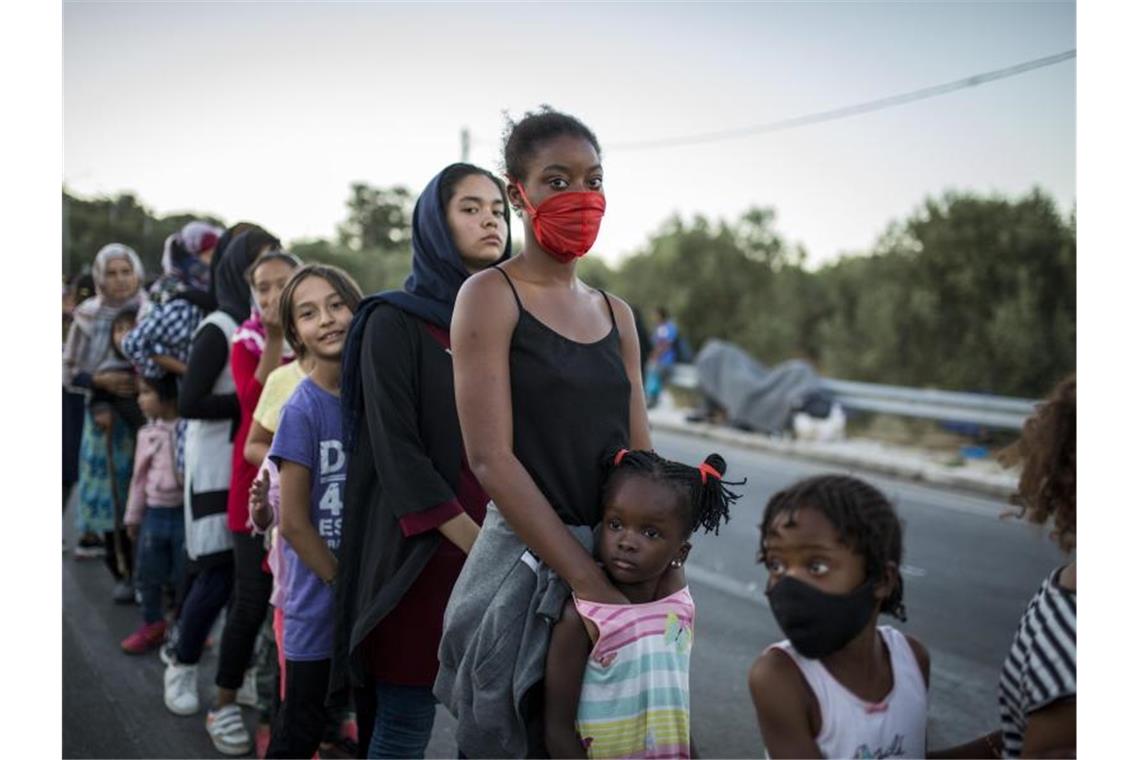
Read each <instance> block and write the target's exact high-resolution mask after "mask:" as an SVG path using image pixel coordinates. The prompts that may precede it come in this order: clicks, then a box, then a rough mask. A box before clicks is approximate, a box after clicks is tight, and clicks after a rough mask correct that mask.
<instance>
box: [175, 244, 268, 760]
mask: <svg viewBox="0 0 1140 760" xmlns="http://www.w3.org/2000/svg"><path fill="white" fill-rule="evenodd" d="M279 246H280V243H279V241H278V240H277V239H276V238H275V237H273V236H272V235H270V234H269V233H268V232H266V231H265V230H263V229H261V228H259V227H253V228H250V229H247V230H246V231H245V232H242V233H241V234H239V235H237V236H235V237H234V238H233V240H232V242H230V243H229V244H228V245H227V246H226V247H225V249H224V250H223V251H222V254H221V257H220V258H219V259H216V260H215V262H214V274H213V278H212V282H211V288H212V291H213V301H214V302H215V303H216V304H217V308H216V309H215V310H214V311H212V312H210V314H208V315H207V316H206V317H205V319H203V320H202V322H201V323H200V324H199V325H198V327H197V330H196V331H195V333H194V337H193V341H192V343H191V347H190V356H189V361H188V362H187V365H186V374H185V375H183V376H182V385H181V389H180V392H179V396H178V412H179V415H180V416H182V417H183V418H185V419H187V420H188V422H187V426H186V461H185V476H184V478H183V480H184V483H185V494H186V495H185V513H186V521H185V528H186V553H187V555H188V557H189V559H190V565H191V568H190V569H191V570H192V571H193V572H194V573H195V574H194V577H193V581H192V582H191V583H190V587H189V590H188V591H187V592H186V598H185V600H184V601H183V604H182V609H181V613H180V614H179V617H178V635H177V637H176V638H175V640H174V642H173V646H171V647H164V648H163V649H162V650H161V653H162V655H163V659H164V661H165V662H166V663H167V667H166V673H165V674H164V677H163V680H164V701H165V703H166V706H167V708H168V709H169V710H170V711H171V712H173V713H175V714H176V715H193V714H194V713H196V712H198V709H199V702H198V660H199V659H200V658H201V656H202V647H203V646H204V645H205V642H206V636H207V635H208V634H209V631H210V628H211V627H212V626H213V624H214V621H215V620H216V619H217V617H218V613H219V612H221V610H222V608H223V607H224V606H225V605H226V603H227V602H228V601H229V599H230V592H231V590H232V588H233V576H234V563H233V552H232V546H233V544H232V537H231V534H230V531H229V528H228V524H227V519H226V503H227V497H228V493H229V486H230V477H231V465H230V460H231V454H232V448H233V433H234V430H235V429H236V427H237V423H238V418H239V416H240V413H241V412H240V408H239V406H238V399H237V392H236V387H235V385H234V379H233V373H232V372H231V371H230V366H229V365H230V338H231V336H232V335H233V334H234V332H235V331H236V330H237V327H238V325H239V324H240V323H241V322H243V321H245V319H246V318H247V317H249V312H250V308H251V294H250V288H249V281H248V280H247V279H246V273H247V272H248V271H249V268H250V266H251V265H252V264H253V262H254V261H256V260H257V257H258V256H259V255H261V254H262V253H264V252H265V251H266V250H269V249H271V248H277V247H279ZM234 723H235V721H233V720H229V721H226V722H224V723H223V724H222V725H221V726H218V725H216V724H217V722H216V721H209V720H208V721H207V728H208V729H210V735H211V738H212V739H213V740H214V746H215V747H217V748H218V750H219V751H221V752H223V753H224V754H242V753H244V752H247V751H249V745H250V744H251V741H250V739H249V734H248V732H247V731H246V730H245V728H244V726H240V724H241V720H240V715H239V716H238V720H237V721H236V723H237V724H239V726H240V730H239V729H238V728H236V727H235V726H234V725H233V724H234ZM242 734H244V742H243V741H242V739H243V736H242ZM239 749H240V751H238V750H239Z"/></svg>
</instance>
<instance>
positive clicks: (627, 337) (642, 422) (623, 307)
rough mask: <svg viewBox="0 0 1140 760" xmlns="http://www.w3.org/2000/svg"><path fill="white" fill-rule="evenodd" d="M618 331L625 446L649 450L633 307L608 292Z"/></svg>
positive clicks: (647, 417) (646, 417)
mask: <svg viewBox="0 0 1140 760" xmlns="http://www.w3.org/2000/svg"><path fill="white" fill-rule="evenodd" d="M610 301H611V303H613V307H614V317H615V318H616V319H617V325H618V332H619V333H621V358H622V362H623V363H624V364H625V373H626V375H628V376H629V447H630V448H631V449H641V450H649V449H652V448H653V442H652V441H651V440H650V437H649V413H648V412H647V411H646V409H645V384H644V383H643V382H642V379H641V346H640V344H638V342H637V325H636V324H635V323H634V321H633V309H631V308H629V304H627V303H626V302H625V301H623V300H621V299H620V298H615V297H613V296H610Z"/></svg>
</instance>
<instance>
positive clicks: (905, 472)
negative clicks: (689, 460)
mask: <svg viewBox="0 0 1140 760" xmlns="http://www.w3.org/2000/svg"><path fill="white" fill-rule="evenodd" d="M649 424H650V427H652V428H654V429H658V430H666V431H669V432H672V433H681V434H682V435H690V436H695V437H698V438H707V439H709V440H713V441H722V442H724V443H728V444H732V445H734V446H741V447H743V448H749V449H755V450H758V451H767V452H771V453H775V454H782V455H784V456H790V457H797V458H800V459H810V460H812V461H816V462H822V463H825V464H833V465H840V466H843V467H847V468H851V469H859V470H869V471H871V472H877V473H881V474H883V475H891V476H893V477H897V478H905V479H907V480H913V481H916V482H919V483H928V484H930V485H936V486H942V487H948V488H956V489H961V490H966V491H972V492H974V493H979V494H983V495H985V496H991V497H997V498H1000V499H1005V498H1008V497H1009V495H1010V494H1012V493H1013V492H1014V490H1015V489H1016V487H1017V478H1016V476H1014V475H1009V474H1000V475H999V474H988V473H983V472H975V471H971V470H967V469H965V468H959V467H947V466H946V465H942V464H938V463H936V462H930V461H924V460H921V459H916V458H914V457H905V456H892V455H890V454H889V453H888V454H885V455H883V456H870V455H868V454H866V453H859V452H852V451H846V450H844V449H842V448H836V446H835V445H834V444H827V443H816V442H813V441H796V440H791V439H788V440H785V439H777V438H769V437H768V436H765V435H761V434H758V433H749V432H746V431H743V430H736V429H734V428H726V427H722V426H719V425H711V424H709V423H706V422H687V421H678V420H674V419H670V418H669V417H667V416H665V415H662V414H654V413H653V412H650V414H649Z"/></svg>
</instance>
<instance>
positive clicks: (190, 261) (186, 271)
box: [161, 222, 223, 295]
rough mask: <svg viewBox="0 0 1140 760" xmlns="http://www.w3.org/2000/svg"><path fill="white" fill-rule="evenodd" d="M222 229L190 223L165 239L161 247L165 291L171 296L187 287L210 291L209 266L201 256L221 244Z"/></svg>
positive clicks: (204, 223)
mask: <svg viewBox="0 0 1140 760" xmlns="http://www.w3.org/2000/svg"><path fill="white" fill-rule="evenodd" d="M222 232H223V230H222V229H221V228H220V227H215V226H214V225H212V224H207V223H206V222H190V223H189V224H187V225H186V226H185V227H183V228H182V229H181V230H179V231H178V232H176V233H174V234H173V235H170V236H169V237H167V238H166V242H165V243H164V244H163V248H162V271H163V275H164V277H163V279H164V280H165V281H166V282H165V283H164V285H163V287H162V288H161V290H162V292H163V293H164V294H167V295H172V294H173V292H177V291H178V290H182V289H184V288H192V289H193V290H203V291H205V290H209V289H210V265H209V264H207V263H206V262H204V261H202V260H201V259H200V258H198V257H199V255H200V254H201V253H202V251H206V250H209V249H210V248H213V247H214V246H216V245H217V244H218V238H220V237H221V235H222Z"/></svg>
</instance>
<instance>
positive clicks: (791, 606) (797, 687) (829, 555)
mask: <svg viewBox="0 0 1140 760" xmlns="http://www.w3.org/2000/svg"><path fill="white" fill-rule="evenodd" d="M759 561H760V562H762V563H763V564H764V565H765V566H766V567H767V568H768V588H767V591H766V594H767V597H768V603H769V606H770V607H771V609H772V614H773V616H774V617H775V618H776V622H777V623H778V624H779V626H780V629H781V630H782V631H783V632H784V634H785V635H786V636H787V637H788V638H787V639H786V640H784V641H781V642H779V643H777V644H773V645H771V646H769V647H768V648H767V649H765V650H764V652H763V653H762V654H761V655H760V656H759V657H758V658H757V659H756V662H755V663H753V665H752V668H751V670H750V671H749V673H748V687H749V689H750V690H751V692H752V701H753V703H754V704H755V706H756V715H757V717H758V718H759V720H760V733H761V734H763V736H764V747H765V749H766V750H767V752H768V755H769V757H773V758H779V757H924V756H925V754H926V712H927V690H928V689H929V686H930V656H929V655H928V654H927V651H926V648H925V647H924V646H923V645H922V644H921V643H920V642H919V641H918V640H917V639H915V638H913V637H911V636H907V635H905V634H903V633H901V632H899V631H897V630H896V629H894V628H893V627H891V626H885V625H884V626H880V625H878V616H879V614H880V613H886V614H888V615H893V616H895V617H897V618H899V619H900V620H906V610H905V607H904V606H903V587H902V577H901V576H900V574H899V566H900V564H901V563H902V526H901V525H900V523H899V519H898V515H897V514H896V513H895V510H894V508H893V507H892V506H891V504H890V502H888V501H887V499H886V497H885V496H883V494H882V493H880V492H879V491H878V490H877V489H875V488H873V487H872V486H870V485H868V484H867V483H865V482H863V481H861V480H859V479H857V478H853V477H849V476H846V475H821V476H817V477H814V478H808V479H806V480H802V481H800V482H798V483H795V484H794V485H792V486H790V487H789V488H787V489H785V490H783V491H780V492H779V493H777V494H776V495H775V496H773V497H772V499H771V500H770V501H769V502H768V505H767V507H766V508H765V510H764V518H763V520H762V521H761V523H760V553H759Z"/></svg>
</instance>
